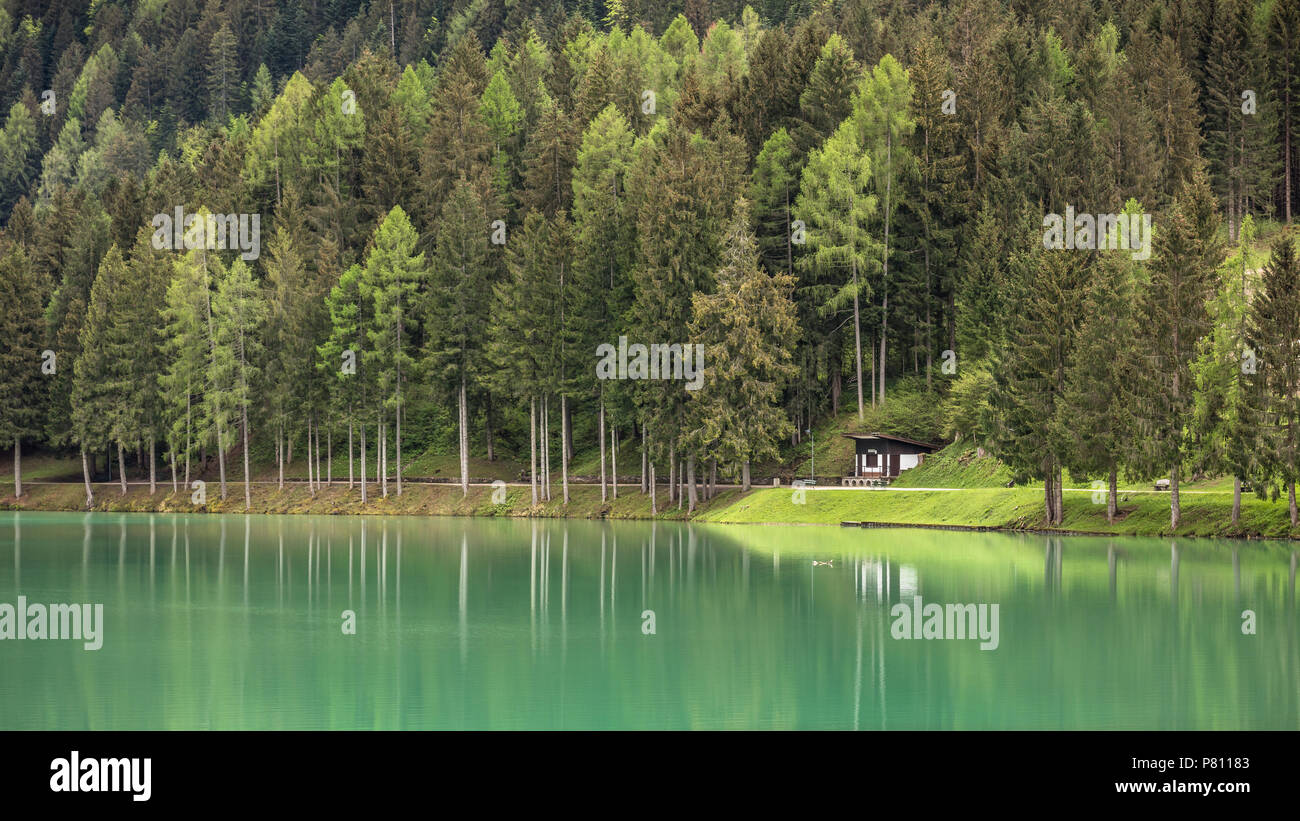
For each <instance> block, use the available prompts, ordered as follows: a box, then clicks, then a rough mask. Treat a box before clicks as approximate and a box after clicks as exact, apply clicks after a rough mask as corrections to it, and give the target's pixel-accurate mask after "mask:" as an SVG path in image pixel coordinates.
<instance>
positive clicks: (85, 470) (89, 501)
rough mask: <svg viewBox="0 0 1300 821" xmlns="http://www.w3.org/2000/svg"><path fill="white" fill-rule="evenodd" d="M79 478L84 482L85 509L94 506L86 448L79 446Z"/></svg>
mask: <svg viewBox="0 0 1300 821" xmlns="http://www.w3.org/2000/svg"><path fill="white" fill-rule="evenodd" d="M81 478H82V479H83V480H84V481H85V482H86V509H87V510H89V509H90V508H92V507H94V506H95V492H94V491H93V490H91V488H90V464H89V463H88V462H87V461H86V448H85V446H84V445H83V446H82V448H81Z"/></svg>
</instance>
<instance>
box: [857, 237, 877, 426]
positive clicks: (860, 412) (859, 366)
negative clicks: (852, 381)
mask: <svg viewBox="0 0 1300 821" xmlns="http://www.w3.org/2000/svg"><path fill="white" fill-rule="evenodd" d="M853 351H854V357H855V359H854V363H855V365H856V366H857V369H858V421H859V422H861V421H862V420H863V417H864V414H865V410H864V407H863V403H862V314H861V309H860V306H859V304H858V259H857V256H856V255H855V256H854V257H853ZM873 401H874V400H873Z"/></svg>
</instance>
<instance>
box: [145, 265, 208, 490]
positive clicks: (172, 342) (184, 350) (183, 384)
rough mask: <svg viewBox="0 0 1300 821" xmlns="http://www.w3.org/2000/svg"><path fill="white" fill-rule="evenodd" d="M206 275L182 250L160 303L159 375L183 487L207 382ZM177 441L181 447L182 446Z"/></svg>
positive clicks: (173, 460) (199, 435) (202, 424)
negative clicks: (182, 463) (180, 461)
mask: <svg viewBox="0 0 1300 821" xmlns="http://www.w3.org/2000/svg"><path fill="white" fill-rule="evenodd" d="M210 289H211V276H210V274H209V272H208V269H207V266H205V265H201V264H197V261H196V259H195V258H194V257H193V256H191V255H187V256H185V257H182V258H180V259H177V260H176V261H175V262H174V264H173V266H172V278H171V283H170V284H169V285H168V286H167V295H166V304H165V306H164V308H163V314H162V316H163V343H162V359H163V362H164V368H163V371H162V373H161V374H160V375H159V377H158V382H159V389H160V392H161V396H162V401H163V406H164V414H165V418H166V419H168V420H169V421H170V426H169V428H168V434H167V441H168V443H169V450H170V453H171V463H172V467H173V474H172V476H173V490H175V487H174V485H175V466H176V460H177V458H178V456H183V457H184V460H185V487H186V488H187V489H188V488H189V487H190V475H191V473H190V470H191V461H192V460H193V458H194V456H195V454H196V450H195V449H196V447H197V445H198V443H199V441H200V440H201V439H202V438H203V435H202V432H203V431H205V430H207V428H208V423H207V421H206V420H205V419H204V417H203V415H202V414H203V411H204V408H205V407H206V405H205V403H204V402H203V390H204V386H205V384H206V382H207V362H208V323H207V311H208V299H209V291H210ZM182 443H184V447H183V448H182V446H181V445H182Z"/></svg>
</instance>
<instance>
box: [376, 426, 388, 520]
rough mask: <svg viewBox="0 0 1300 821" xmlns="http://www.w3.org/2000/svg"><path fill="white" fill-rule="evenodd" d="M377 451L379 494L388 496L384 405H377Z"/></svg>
mask: <svg viewBox="0 0 1300 821" xmlns="http://www.w3.org/2000/svg"><path fill="white" fill-rule="evenodd" d="M378 415H379V452H378V453H377V454H376V456H375V461H376V462H378V463H379V465H378V466H379V495H380V497H382V498H384V499H387V498H388V425H387V421H388V420H386V419H385V418H384V407H383V405H382V404H381V405H380V406H379V414H378Z"/></svg>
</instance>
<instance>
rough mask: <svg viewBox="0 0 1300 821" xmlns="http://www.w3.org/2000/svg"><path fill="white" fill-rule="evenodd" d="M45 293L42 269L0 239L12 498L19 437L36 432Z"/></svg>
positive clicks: (1, 414) (0, 389) (2, 388)
mask: <svg viewBox="0 0 1300 821" xmlns="http://www.w3.org/2000/svg"><path fill="white" fill-rule="evenodd" d="M48 292H49V284H48V280H47V279H46V277H45V276H44V272H42V271H40V270H38V269H37V268H36V267H35V266H34V265H32V263H31V260H30V258H29V257H28V256H27V253H26V251H24V250H23V248H22V246H20V245H18V244H16V243H13V242H8V241H4V240H0V441H4V442H12V443H13V449H14V496H15V497H21V496H22V495H23V469H22V465H23V462H22V450H23V440H24V439H30V438H33V437H35V436H36V435H37V434H38V433H39V432H40V430H41V424H40V423H41V419H40V412H41V410H42V406H43V404H44V403H43V401H42V399H43V394H44V391H45V387H46V379H47V375H45V374H43V372H42V368H43V362H44V357H43V356H42V351H43V350H44V349H45V346H44V344H43V343H44V339H45V321H44V317H43V315H42V308H43V307H44V304H45V300H46V295H47V294H48ZM56 362H57V360H56Z"/></svg>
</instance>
